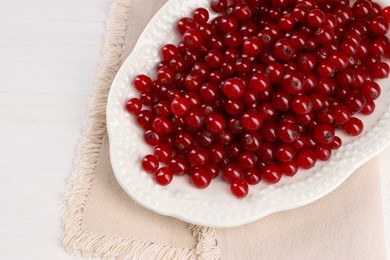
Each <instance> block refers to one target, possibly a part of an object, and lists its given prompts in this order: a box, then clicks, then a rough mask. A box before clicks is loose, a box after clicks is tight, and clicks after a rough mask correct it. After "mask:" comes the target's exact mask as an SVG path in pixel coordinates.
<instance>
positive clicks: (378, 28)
mask: <svg viewBox="0 0 390 260" xmlns="http://www.w3.org/2000/svg"><path fill="white" fill-rule="evenodd" d="M369 28H370V31H371V32H373V33H375V34H378V35H385V34H386V33H387V32H388V31H389V22H388V21H386V19H385V18H383V17H381V16H377V17H375V18H373V19H372V20H371V21H370V24H369Z"/></svg>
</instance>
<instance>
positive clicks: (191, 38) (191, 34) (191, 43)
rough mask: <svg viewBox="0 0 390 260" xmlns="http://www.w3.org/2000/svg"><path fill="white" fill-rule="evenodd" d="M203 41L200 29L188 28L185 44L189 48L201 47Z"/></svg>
mask: <svg viewBox="0 0 390 260" xmlns="http://www.w3.org/2000/svg"><path fill="white" fill-rule="evenodd" d="M202 43H203V35H202V33H201V32H200V31H198V30H188V31H186V32H185V33H184V35H183V44H184V46H185V47H187V48H188V49H196V48H199V47H200V46H201V45H202Z"/></svg>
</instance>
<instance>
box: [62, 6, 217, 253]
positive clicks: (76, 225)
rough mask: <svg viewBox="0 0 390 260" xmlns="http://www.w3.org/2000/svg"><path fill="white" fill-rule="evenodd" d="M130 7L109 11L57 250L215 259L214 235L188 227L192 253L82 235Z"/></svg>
mask: <svg viewBox="0 0 390 260" xmlns="http://www.w3.org/2000/svg"><path fill="white" fill-rule="evenodd" d="M131 5H132V1H131V0H115V1H114V3H113V4H112V6H111V10H110V14H109V18H108V22H107V34H106V42H105V46H104V50H105V51H104V53H103V61H102V63H101V66H100V69H99V73H98V77H97V80H96V89H95V94H94V96H93V98H92V100H91V102H90V104H89V107H88V112H87V116H86V118H87V120H86V122H87V123H86V125H85V126H84V129H83V138H82V141H81V143H80V146H79V150H78V152H77V156H76V158H77V159H76V161H75V163H74V173H73V176H72V177H71V180H70V182H69V188H68V193H67V194H66V195H65V205H64V216H63V226H64V234H63V237H62V244H63V246H64V247H65V249H67V250H68V251H69V252H70V253H72V254H75V255H82V256H86V257H99V258H105V259H118V258H120V259H130V258H134V257H135V256H136V257H137V258H139V259H198V258H205V259H220V256H221V253H220V251H219V248H218V247H217V243H216V236H215V230H213V229H211V228H205V227H199V226H195V225H189V229H190V230H191V231H192V234H193V235H194V236H195V237H196V239H197V242H198V244H197V247H196V249H190V248H183V247H179V246H173V245H164V244H159V243H153V242H148V241H142V240H135V239H124V238H118V237H113V236H108V235H102V234H92V233H90V232H87V231H83V230H82V227H81V226H82V218H83V214H84V207H85V205H86V202H87V199H88V196H89V193H90V187H91V185H92V181H93V179H94V171H95V167H96V163H97V162H98V160H99V157H100V156H101V146H102V140H103V137H104V135H105V133H106V117H105V115H106V104H107V97H108V93H109V89H110V87H111V83H112V81H113V79H114V78H115V75H116V73H117V71H118V70H119V68H120V62H121V60H122V53H123V47H124V42H125V36H126V29H127V19H128V11H129V8H130V7H131Z"/></svg>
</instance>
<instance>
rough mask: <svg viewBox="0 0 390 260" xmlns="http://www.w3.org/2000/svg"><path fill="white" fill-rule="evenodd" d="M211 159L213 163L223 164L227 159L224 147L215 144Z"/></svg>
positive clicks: (210, 152)
mask: <svg viewBox="0 0 390 260" xmlns="http://www.w3.org/2000/svg"><path fill="white" fill-rule="evenodd" d="M209 157H210V161H212V162H216V163H219V162H222V161H223V160H224V159H225V158H226V150H225V148H224V147H223V146H222V145H219V144H215V145H213V146H211V147H210V150H209Z"/></svg>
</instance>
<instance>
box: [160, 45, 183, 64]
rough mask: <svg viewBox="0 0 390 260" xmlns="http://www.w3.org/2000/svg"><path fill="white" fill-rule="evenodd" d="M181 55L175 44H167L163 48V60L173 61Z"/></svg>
mask: <svg viewBox="0 0 390 260" xmlns="http://www.w3.org/2000/svg"><path fill="white" fill-rule="evenodd" d="M178 55H179V50H178V49H177V47H176V46H175V45H173V44H167V45H165V46H164V47H162V48H161V56H162V58H163V60H166V61H171V60H172V59H173V58H176V57H177V56H178Z"/></svg>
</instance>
